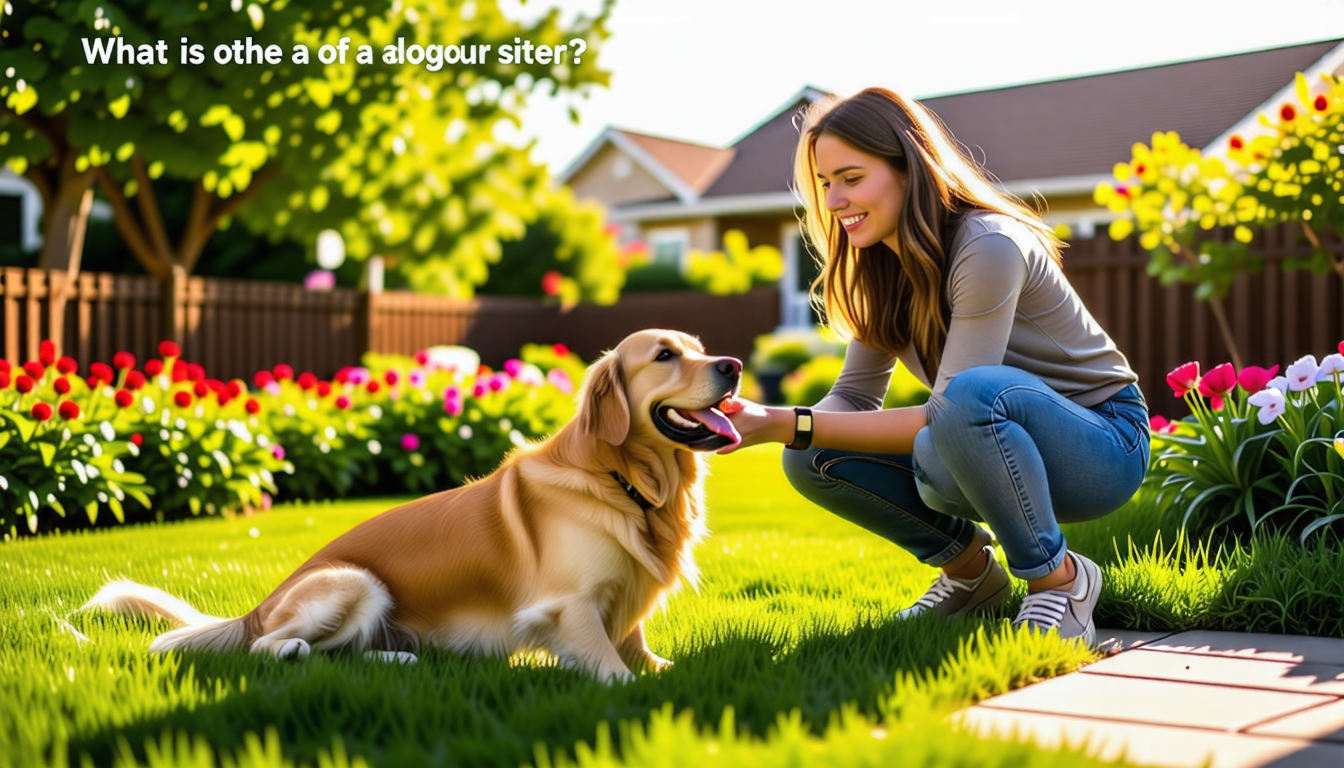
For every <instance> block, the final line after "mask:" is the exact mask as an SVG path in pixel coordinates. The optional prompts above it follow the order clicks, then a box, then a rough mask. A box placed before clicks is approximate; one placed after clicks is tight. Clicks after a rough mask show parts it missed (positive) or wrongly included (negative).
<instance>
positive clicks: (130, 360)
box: [112, 352, 135, 371]
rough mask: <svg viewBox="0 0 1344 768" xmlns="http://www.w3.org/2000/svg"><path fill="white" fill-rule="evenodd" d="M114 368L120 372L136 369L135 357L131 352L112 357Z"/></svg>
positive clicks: (119, 353)
mask: <svg viewBox="0 0 1344 768" xmlns="http://www.w3.org/2000/svg"><path fill="white" fill-rule="evenodd" d="M112 367H113V368H116V369H117V370H119V371H124V370H126V369H127V368H134V367H135V355H132V354H131V353H130V352H118V353H117V354H115V355H113V356H112Z"/></svg>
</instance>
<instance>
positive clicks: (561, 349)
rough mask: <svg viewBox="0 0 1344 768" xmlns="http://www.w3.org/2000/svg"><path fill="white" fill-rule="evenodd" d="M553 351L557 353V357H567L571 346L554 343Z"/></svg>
mask: <svg viewBox="0 0 1344 768" xmlns="http://www.w3.org/2000/svg"><path fill="white" fill-rule="evenodd" d="M551 351H552V352H554V353H555V356H556V357H567V356H568V355H569V347H567V346H565V345H564V344H552V345H551Z"/></svg>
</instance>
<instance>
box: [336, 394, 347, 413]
mask: <svg viewBox="0 0 1344 768" xmlns="http://www.w3.org/2000/svg"><path fill="white" fill-rule="evenodd" d="M336 407H337V408H340V409H341V410H342V411H344V410H345V409H347V408H349V407H350V398H348V397H346V396H345V395H341V396H340V397H338V398H336Z"/></svg>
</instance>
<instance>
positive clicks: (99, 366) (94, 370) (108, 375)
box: [89, 363, 117, 384]
mask: <svg viewBox="0 0 1344 768" xmlns="http://www.w3.org/2000/svg"><path fill="white" fill-rule="evenodd" d="M89 378H96V379H98V380H99V381H101V382H103V383H104V384H111V383H112V382H113V381H115V380H116V378H117V377H116V374H114V373H112V369H111V368H110V367H108V365H107V363H94V364H93V365H90V366H89Z"/></svg>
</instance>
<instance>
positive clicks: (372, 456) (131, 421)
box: [0, 341, 584, 538]
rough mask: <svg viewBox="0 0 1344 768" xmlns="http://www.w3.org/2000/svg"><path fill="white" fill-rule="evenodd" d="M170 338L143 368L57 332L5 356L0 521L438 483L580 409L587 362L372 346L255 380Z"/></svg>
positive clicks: (107, 519) (100, 521) (81, 518)
mask: <svg viewBox="0 0 1344 768" xmlns="http://www.w3.org/2000/svg"><path fill="white" fill-rule="evenodd" d="M159 350H160V354H161V357H160V358H155V359H151V360H148V361H146V362H145V365H144V369H143V370H141V369H139V368H137V365H136V362H137V361H136V360H135V358H134V357H133V356H131V355H129V354H127V353H125V352H122V353H118V354H117V355H116V356H115V358H114V360H113V365H112V366H108V365H106V364H103V363H95V364H93V365H92V366H90V372H89V375H88V377H87V378H81V377H80V376H79V375H78V370H77V369H78V365H77V364H76V363H75V361H74V360H73V359H71V358H69V357H60V358H58V357H57V355H56V350H55V347H54V345H53V344H52V343H51V342H49V341H48V342H43V344H42V345H41V354H40V355H39V359H38V360H36V361H29V362H27V363H24V364H23V366H21V367H15V366H13V365H12V364H11V363H8V362H5V361H0V533H3V535H5V536H6V537H7V538H13V537H16V536H19V535H27V534H33V533H39V532H42V531H45V530H50V529H56V528H80V527H89V526H94V525H107V524H111V523H113V522H116V523H121V522H127V521H132V522H138V521H146V520H158V521H163V520H170V519H179V518H182V517H188V516H193V515H200V514H219V513H234V512H247V511H253V510H262V509H266V508H268V507H269V506H270V504H271V503H272V500H273V498H274V497H276V496H279V497H282V498H299V499H320V498H336V497H342V496H346V495H349V494H352V493H356V494H359V493H364V494H367V493H384V492H391V493H404V492H407V491H410V492H413V493H426V492H430V491H434V490H441V489H443V488H447V487H451V486H454V485H458V484H461V483H463V482H465V481H466V480H467V479H469V478H471V477H477V476H482V475H485V474H487V473H488V472H490V471H491V470H492V469H493V468H494V467H495V466H496V465H497V464H498V463H499V461H500V460H501V459H502V458H503V456H504V454H505V453H507V452H508V451H509V450H510V449H511V448H513V447H514V446H516V445H521V444H523V443H524V442H525V441H527V440H533V439H537V438H540V437H543V436H545V435H547V434H549V433H551V432H553V431H554V430H555V429H556V428H558V427H559V426H560V425H561V424H562V423H564V422H565V421H566V420H568V419H569V418H570V417H571V416H572V414H573V408H574V403H573V399H572V395H573V391H574V387H575V383H576V382H577V381H578V380H579V379H581V377H582V375H583V370H584V364H583V362H582V361H581V360H580V359H579V358H578V357H577V356H575V355H573V353H571V352H570V351H569V350H568V349H566V348H564V347H563V346H561V345H555V346H541V345H529V347H528V348H527V349H525V351H524V354H525V356H526V357H528V358H529V360H528V361H525V360H523V359H513V360H509V361H508V362H506V363H505V365H504V367H503V370H501V371H493V370H491V369H489V368H486V367H484V366H479V364H478V362H477V361H478V358H477V357H476V355H475V353H474V352H471V351H470V350H465V349H460V348H459V349H457V350H453V349H450V348H435V349H433V350H427V351H423V352H420V353H418V354H417V355H416V356H415V357H396V356H387V355H375V354H370V355H368V356H366V358H365V360H364V363H365V365H363V366H359V367H349V368H344V369H342V370H341V371H339V372H338V373H337V374H336V376H335V377H334V378H333V379H332V380H331V381H322V380H319V379H318V378H317V377H316V376H314V375H313V374H311V373H306V372H305V373H300V374H298V375H295V372H294V370H293V369H292V368H291V367H290V366H288V365H283V364H281V365H277V366H275V368H273V369H272V370H269V371H260V372H258V373H257V375H256V376H255V377H254V381H253V383H254V385H255V389H253V390H249V388H248V387H247V386H246V385H245V384H244V383H243V382H241V381H237V380H234V381H230V382H224V381H221V380H218V379H211V378H208V377H207V374H206V371H205V370H204V369H203V368H202V367H201V366H199V365H195V364H192V363H187V362H185V361H183V360H182V359H181V358H180V357H179V355H180V351H179V349H178V347H177V345H176V344H173V343H171V342H164V343H163V344H162V345H160V348H159ZM531 360H535V361H536V362H531ZM103 512H110V513H111V514H110V515H108V514H101V513H103ZM72 513H76V514H72Z"/></svg>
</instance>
